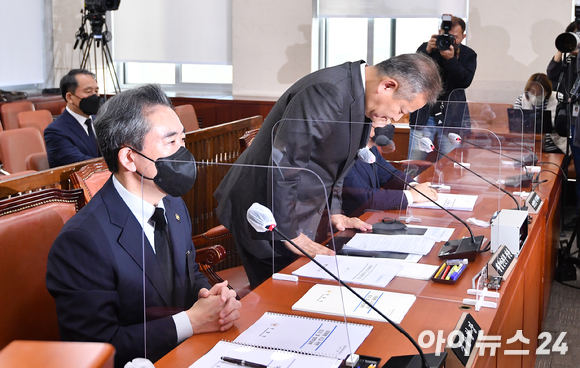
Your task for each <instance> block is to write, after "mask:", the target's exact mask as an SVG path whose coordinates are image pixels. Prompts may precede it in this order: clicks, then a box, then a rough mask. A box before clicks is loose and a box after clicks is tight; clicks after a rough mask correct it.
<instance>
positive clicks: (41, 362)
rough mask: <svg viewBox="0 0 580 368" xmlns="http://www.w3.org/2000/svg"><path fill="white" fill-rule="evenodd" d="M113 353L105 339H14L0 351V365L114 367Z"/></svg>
mask: <svg viewBox="0 0 580 368" xmlns="http://www.w3.org/2000/svg"><path fill="white" fill-rule="evenodd" d="M114 356H115V348H114V347H113V345H111V344H107V343H104V342H71V341H13V342H11V343H10V345H8V346H7V347H5V348H4V349H3V350H2V351H0V367H2V368H31V367H43V368H113V365H114Z"/></svg>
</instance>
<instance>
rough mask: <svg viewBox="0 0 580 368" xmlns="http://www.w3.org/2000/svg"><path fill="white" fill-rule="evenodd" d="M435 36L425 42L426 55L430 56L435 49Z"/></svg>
mask: <svg viewBox="0 0 580 368" xmlns="http://www.w3.org/2000/svg"><path fill="white" fill-rule="evenodd" d="M437 36H439V35H436V34H434V35H432V36H431V38H430V39H429V42H427V49H426V51H427V53H428V54H430V53H431V52H433V50H435V49H437Z"/></svg>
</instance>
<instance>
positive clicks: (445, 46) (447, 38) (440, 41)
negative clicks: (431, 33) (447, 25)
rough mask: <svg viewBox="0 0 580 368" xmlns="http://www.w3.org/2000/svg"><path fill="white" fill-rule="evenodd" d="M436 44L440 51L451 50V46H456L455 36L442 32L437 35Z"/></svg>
mask: <svg viewBox="0 0 580 368" xmlns="http://www.w3.org/2000/svg"><path fill="white" fill-rule="evenodd" d="M435 45H437V49H438V50H439V51H446V50H449V48H450V47H451V46H455V37H453V36H452V35H449V34H442V35H439V36H437V40H436V41H435Z"/></svg>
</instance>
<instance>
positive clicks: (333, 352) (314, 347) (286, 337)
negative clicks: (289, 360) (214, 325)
mask: <svg viewBox="0 0 580 368" xmlns="http://www.w3.org/2000/svg"><path fill="white" fill-rule="evenodd" d="M347 328H348V334H347V331H346V329H347ZM372 329H373V326H370V325H363V324H359V323H348V324H345V323H344V322H341V321H332V320H328V319H319V318H309V317H303V316H296V315H289V314H279V313H272V312H266V313H264V315H263V316H262V317H260V319H259V320H257V321H256V323H254V324H253V325H252V326H250V328H248V329H247V330H245V331H244V332H242V334H241V335H240V336H238V338H237V339H236V340H235V342H237V343H240V344H245V345H252V346H260V347H266V348H275V349H283V350H289V351H296V352H299V353H305V354H317V355H324V356H332V357H335V358H340V359H345V358H346V357H347V355H349V354H350V353H351V351H350V349H352V353H354V352H355V351H356V350H357V349H358V348H359V346H360V345H361V344H362V343H363V341H364V340H365V339H366V338H367V336H368V335H369V334H370V333H371V331H372ZM347 336H348V339H347ZM349 339H350V348H349V344H348V340H349Z"/></svg>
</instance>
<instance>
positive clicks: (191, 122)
mask: <svg viewBox="0 0 580 368" xmlns="http://www.w3.org/2000/svg"><path fill="white" fill-rule="evenodd" d="M175 113H176V114H177V116H178V117H179V120H181V124H183V128H185V132H186V133H187V132H193V131H194V130H198V129H199V122H198V121H197V114H196V113H195V109H194V108H193V105H179V106H175Z"/></svg>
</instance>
